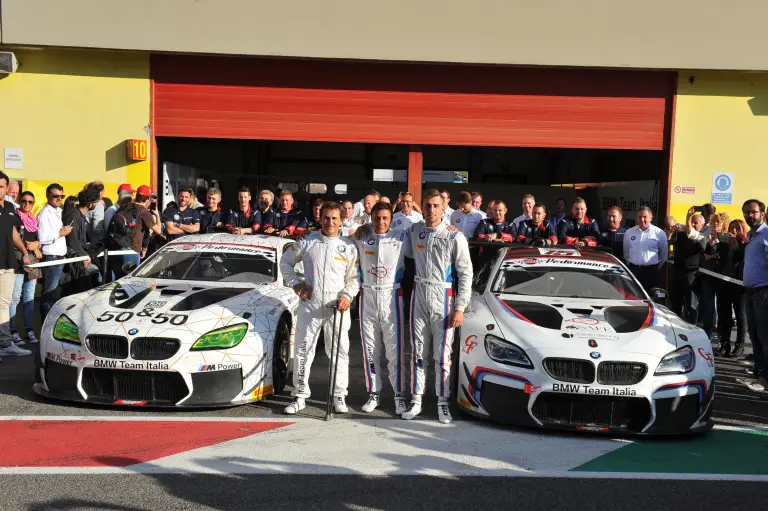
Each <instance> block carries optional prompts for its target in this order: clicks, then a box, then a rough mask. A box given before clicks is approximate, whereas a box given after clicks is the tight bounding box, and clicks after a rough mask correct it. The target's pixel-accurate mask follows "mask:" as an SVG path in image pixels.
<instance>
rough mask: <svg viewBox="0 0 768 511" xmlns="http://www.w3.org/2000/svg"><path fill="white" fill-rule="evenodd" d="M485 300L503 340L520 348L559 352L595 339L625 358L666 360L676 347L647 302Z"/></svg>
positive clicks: (665, 319) (664, 319)
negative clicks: (573, 343) (574, 343)
mask: <svg viewBox="0 0 768 511" xmlns="http://www.w3.org/2000/svg"><path fill="white" fill-rule="evenodd" d="M485 299H486V302H487V304H488V308H489V310H490V311H491V313H492V314H493V317H494V319H495V320H496V322H497V325H498V326H499V328H500V331H501V332H502V333H503V337H504V338H505V339H508V340H510V341H512V342H514V343H515V344H518V343H520V345H521V347H523V348H524V349H533V350H537V349H553V348H554V349H562V348H564V347H565V346H567V343H569V342H571V341H574V340H578V339H595V340H597V341H606V342H609V343H610V345H611V346H612V347H613V348H614V349H616V350H620V351H622V352H625V353H642V354H648V355H657V356H664V355H666V354H667V353H669V352H670V351H673V350H675V349H676V348H677V347H678V344H680V340H679V339H678V338H677V337H678V335H677V334H676V332H675V329H674V328H673V325H672V323H671V321H670V319H669V316H668V313H667V311H666V310H661V309H660V308H659V307H658V306H657V305H656V304H654V303H653V302H650V301H640V300H593V299H584V298H578V299H572V298H548V297H536V296H522V295H511V294H507V295H504V294H502V295H494V294H492V293H488V294H486V296H485ZM681 324H683V323H682V322H681Z"/></svg>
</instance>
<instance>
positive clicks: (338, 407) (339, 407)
mask: <svg viewBox="0 0 768 511" xmlns="http://www.w3.org/2000/svg"><path fill="white" fill-rule="evenodd" d="M333 411H334V412H336V413H347V412H348V411H349V408H347V402H346V400H345V399H344V396H336V397H334V398H333Z"/></svg>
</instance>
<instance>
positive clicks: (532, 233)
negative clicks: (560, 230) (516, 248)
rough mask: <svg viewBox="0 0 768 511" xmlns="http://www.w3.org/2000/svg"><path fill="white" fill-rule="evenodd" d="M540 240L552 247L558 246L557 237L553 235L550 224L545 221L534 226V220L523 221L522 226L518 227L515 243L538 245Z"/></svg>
mask: <svg viewBox="0 0 768 511" xmlns="http://www.w3.org/2000/svg"><path fill="white" fill-rule="evenodd" d="M538 240H542V241H545V242H547V241H548V242H550V243H549V244H551V245H557V236H555V235H553V234H552V228H551V227H550V225H549V222H547V221H546V220H544V221H542V222H541V224H540V225H536V224H534V223H533V220H523V221H522V222H520V225H518V227H517V237H516V238H515V241H517V242H518V243H524V244H526V245H532V244H533V245H536V244H538V243H537V241H538ZM543 245H544V244H542V246H543Z"/></svg>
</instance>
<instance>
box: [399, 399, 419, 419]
mask: <svg viewBox="0 0 768 511" xmlns="http://www.w3.org/2000/svg"><path fill="white" fill-rule="evenodd" d="M420 413H421V400H419V401H416V400H414V399H411V404H409V405H408V409H407V410H406V411H404V412H403V415H402V418H403V419H405V420H407V421H409V420H411V419H413V418H414V417H416V416H417V415H419V414H420Z"/></svg>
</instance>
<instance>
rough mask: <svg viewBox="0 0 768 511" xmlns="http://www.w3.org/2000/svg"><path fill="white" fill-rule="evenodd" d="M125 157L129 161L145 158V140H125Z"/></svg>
mask: <svg viewBox="0 0 768 511" xmlns="http://www.w3.org/2000/svg"><path fill="white" fill-rule="evenodd" d="M125 146H126V147H125V148H126V151H127V153H126V158H128V159H129V160H131V161H144V160H146V159H147V141H146V140H135V139H131V140H127V141H126V142H125Z"/></svg>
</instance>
